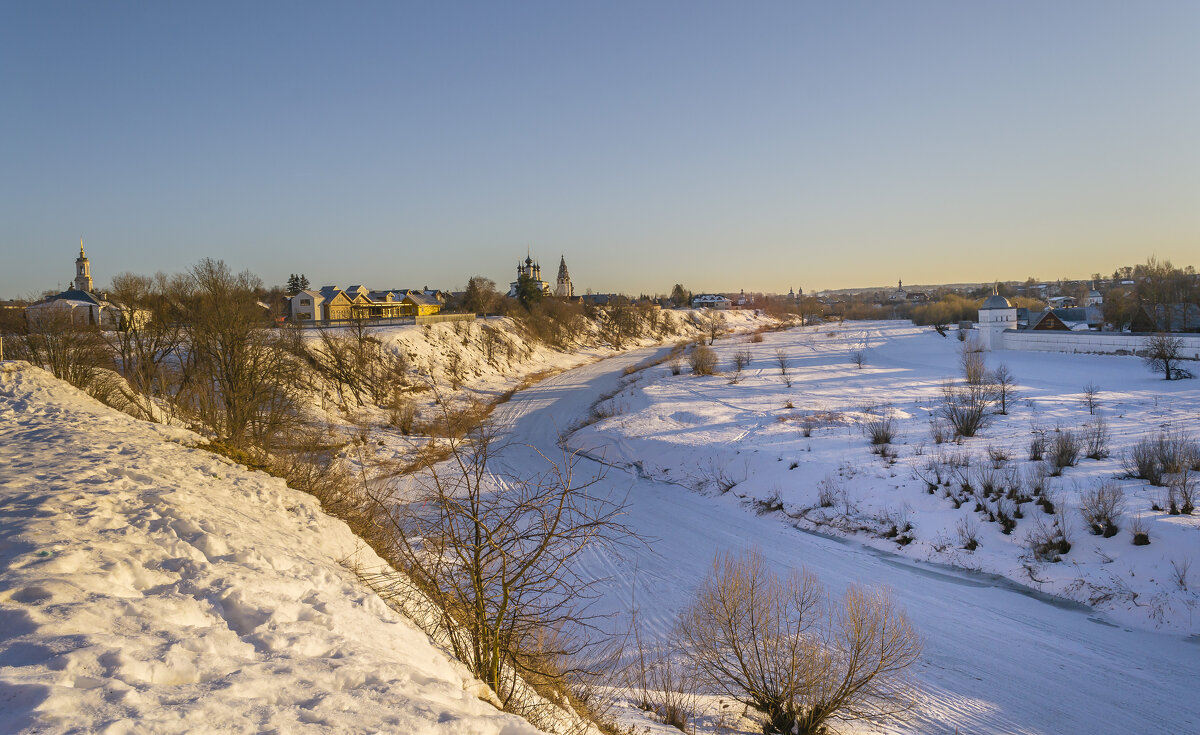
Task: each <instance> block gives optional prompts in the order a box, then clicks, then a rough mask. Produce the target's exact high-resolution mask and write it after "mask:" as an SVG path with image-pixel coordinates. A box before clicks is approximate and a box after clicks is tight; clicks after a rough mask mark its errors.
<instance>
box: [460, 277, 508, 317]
mask: <svg viewBox="0 0 1200 735" xmlns="http://www.w3.org/2000/svg"><path fill="white" fill-rule="evenodd" d="M499 305H500V294H499V293H498V292H497V291H496V282H495V281H493V280H492V279H490V278H485V277H483V276H472V277H471V278H470V280H468V281H467V290H466V293H465V294H464V295H463V311H466V312H469V313H473V314H488V313H491V312H494V311H496V310H497V309H498V308H499Z"/></svg>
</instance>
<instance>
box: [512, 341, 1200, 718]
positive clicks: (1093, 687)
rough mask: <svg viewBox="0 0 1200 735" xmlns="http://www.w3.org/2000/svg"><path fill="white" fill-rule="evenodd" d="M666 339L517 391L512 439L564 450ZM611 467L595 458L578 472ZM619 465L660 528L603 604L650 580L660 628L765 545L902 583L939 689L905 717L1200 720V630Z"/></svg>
mask: <svg viewBox="0 0 1200 735" xmlns="http://www.w3.org/2000/svg"><path fill="white" fill-rule="evenodd" d="M655 352H656V351H654V350H643V351H638V352H635V353H629V354H625V355H621V356H618V357H614V358H611V359H608V360H604V361H602V362H599V363H596V364H592V365H588V366H585V367H581V368H578V369H575V370H572V371H569V372H567V373H564V374H562V375H559V376H556V377H554V378H551V379H549V380H547V381H545V382H543V383H541V384H539V385H538V386H536V387H534V388H532V389H530V390H528V391H525V392H523V393H521V394H518V395H517V396H516V397H515V398H514V399H513V400H512V401H511V402H510V403H509V404H507V405H506V406H504V407H503V409H502V410H500V411H498V412H497V419H498V420H499V421H501V422H504V423H506V424H507V429H508V431H509V432H510V438H511V439H512V440H513V441H515V442H522V443H527V444H528V445H530V446H531V447H534V448H537V449H539V450H541V451H542V452H545V453H546V454H547V456H553V453H554V451H555V449H556V443H557V441H558V438H559V436H560V433H561V432H562V430H563V429H564V428H566V427H567V426H568V425H570V424H571V423H572V422H573V421H576V420H578V419H579V418H580V417H583V416H586V415H587V412H588V408H589V406H590V405H591V403H592V402H593V401H594V400H596V398H597V396H599V395H602V394H605V393H608V392H611V391H613V390H614V389H616V388H617V387H618V385H619V384H620V380H621V376H622V372H623V370H624V369H625V368H626V367H627V366H630V365H634V364H636V363H638V362H639V361H642V360H644V359H646V357H647V356H648V355H652V354H655ZM514 451H524V450H514ZM529 451H530V455H529V457H528V462H530V466H536V462H537V460H536V458H535V456H534V455H533V453H532V450H529ZM625 459H628V457H625ZM507 461H509V462H514V461H519V460H517V459H516V458H515V457H513V456H512V455H510V456H509V457H508V460H507ZM602 469H604V468H603V467H602V465H600V464H598V463H596V462H593V461H590V460H587V459H584V460H581V463H580V465H579V467H578V468H577V471H578V472H579V473H581V474H584V475H590V474H594V473H597V472H600V471H601V470H602ZM607 473H608V474H607V476H606V477H605V479H604V480H603V481H602V484H601V487H602V488H605V489H606V490H607V491H608V492H610V493H613V494H615V495H624V494H626V493H628V500H629V513H628V517H627V518H626V519H625V520H626V521H627V522H628V523H629V524H630V525H631V526H632V527H633V528H634V529H636V530H637V531H638V532H639V533H641V534H642V535H643V536H644V538H645V539H646V540H647V545H646V547H645V548H634V549H630V550H627V551H626V552H624V553H623V555H622V556H621V557H617V556H613V555H608V554H596V555H593V556H591V557H590V558H589V559H588V560H587V564H588V565H589V567H588V571H589V572H590V573H592V574H594V575H595V576H597V577H605V578H606V581H605V582H604V583H603V590H604V599H603V604H604V605H605V606H606V608H607V609H609V610H611V611H614V612H618V613H619V612H621V611H623V610H625V609H626V608H627V607H628V605H629V601H630V600H631V598H632V597H633V596H634V591H635V588H636V600H637V604H638V606H639V608H640V609H641V612H642V619H643V621H644V622H647V623H649V624H650V625H651V626H656V627H657V628H658V630H660V631H661V630H663V629H665V628H666V626H668V625H670V623H671V620H672V619H673V616H674V614H675V612H676V611H677V610H678V609H679V608H680V607H681V605H682V604H683V603H684V601H685V600H686V599H687V597H688V595H689V594H690V591H691V589H692V587H693V585H694V584H695V583H696V582H697V581H698V580H699V578H700V577H701V576H702V575H703V574H704V573H705V572H706V571H707V569H708V568H709V565H710V563H711V560H712V558H713V556H714V554H715V553H716V552H717V551H719V550H722V549H736V548H740V547H745V546H750V545H753V546H757V547H758V548H760V549H761V550H762V553H763V554H764V555H765V556H766V557H767V558H768V559H769V560H770V561H771V562H773V563H774V564H776V565H778V566H779V567H780V568H789V567H799V566H802V565H803V566H805V567H807V568H808V569H810V570H812V571H814V572H816V573H817V574H818V575H819V576H820V577H821V579H822V580H823V581H824V583H825V584H826V586H827V587H828V588H830V589H831V591H838V590H840V589H841V588H843V587H844V586H845V585H847V584H851V583H865V584H870V585H887V586H890V587H891V588H892V589H893V590H894V591H895V594H896V596H897V598H898V600H899V601H900V602H901V603H902V604H903V605H904V606H905V607H906V608H907V610H908V613H909V615H910V616H911V617H912V619H913V621H914V622H915V623H916V625H917V627H918V628H919V630H920V631H921V633H922V634H923V635H924V637H925V654H924V656H923V659H922V661H921V663H920V664H919V665H918V668H919V671H918V675H919V677H920V679H921V681H922V682H923V684H924V686H925V687H926V692H927V697H926V701H925V703H924V705H923V706H922V707H921V710H920V711H919V712H918V714H917V717H916V718H915V719H914V720H913V721H912V722H910V723H908V724H907V725H905V726H903V727H899V728H898V729H897V730H896V731H897V732H920V733H931V732H944V733H953V732H970V733H1043V732H1044V733H1130V732H1180V733H1182V732H1200V700H1198V699H1197V696H1196V685H1197V682H1200V645H1198V641H1197V640H1196V639H1195V638H1194V637H1193V638H1190V639H1189V638H1186V637H1184V636H1181V635H1172V634H1162V633H1152V632H1143V631H1134V630H1127V629H1123V628H1120V627H1116V626H1113V625H1111V624H1109V623H1107V622H1105V621H1103V620H1102V619H1100V618H1099V617H1096V616H1094V615H1092V614H1090V613H1089V611H1088V610H1086V609H1082V608H1081V607H1080V606H1077V605H1070V604H1067V605H1056V604H1052V603H1051V602H1047V601H1044V600H1040V599H1034V598H1033V597H1030V596H1028V595H1025V594H1022V593H1020V592H1018V591H1014V590H1013V589H1012V587H1011V585H1009V584H1007V583H1001V582H993V581H991V580H989V579H988V578H986V577H982V576H975V575H969V574H963V573H958V572H955V571H951V570H947V569H943V568H939V567H935V566H933V565H926V564H919V563H914V562H911V561H908V560H904V559H900V558H898V557H894V556H891V555H888V554H885V553H882V552H878V551H873V550H870V549H867V548H864V547H862V546H860V545H858V544H856V543H854V542H845V541H840V540H836V539H828V538H824V537H820V536H816V535H813V534H808V533H803V532H800V531H797V530H795V529H794V528H792V527H791V526H789V525H787V524H785V523H783V522H782V521H780V520H779V519H778V518H776V517H773V516H757V515H755V514H754V513H753V512H751V511H750V510H748V509H746V508H744V507H742V506H741V505H739V504H738V503H737V502H736V499H734V498H731V497H729V496H728V495H727V496H723V497H713V496H708V495H702V494H699V493H696V492H693V491H692V490H689V489H687V488H685V487H683V486H681V485H677V484H673V483H669V482H661V481H656V480H650V479H645V478H643V477H639V476H638V474H639V473H636V472H632V471H629V472H627V471H624V470H620V469H616V468H609V469H608V470H607Z"/></svg>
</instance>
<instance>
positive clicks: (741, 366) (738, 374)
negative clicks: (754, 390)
mask: <svg viewBox="0 0 1200 735" xmlns="http://www.w3.org/2000/svg"><path fill="white" fill-rule="evenodd" d="M749 364H750V351H749V350H739V351H738V352H735V353H733V375H731V376H730V377H729V384H730V385H736V384H737V383H738V381H740V380H741V379H742V371H743V370H745V369H746V366H747V365H749Z"/></svg>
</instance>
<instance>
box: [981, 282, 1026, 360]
mask: <svg viewBox="0 0 1200 735" xmlns="http://www.w3.org/2000/svg"><path fill="white" fill-rule="evenodd" d="M1016 328H1017V307H1015V306H1013V305H1012V304H1011V303H1009V301H1008V299H1006V298H1004V297H1003V296H1001V295H1000V289H999V287H997V286H993V287H992V295H991V296H988V297H987V298H986V299H985V300H984V302H983V305H982V306H980V307H979V323H978V325H977V329H978V331H979V347H980V348H981V349H983V350H986V351H989V352H990V351H992V350H1002V349H1004V331H1005V330H1007V329H1016Z"/></svg>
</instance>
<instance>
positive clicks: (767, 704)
mask: <svg viewBox="0 0 1200 735" xmlns="http://www.w3.org/2000/svg"><path fill="white" fill-rule="evenodd" d="M680 632H681V636H680V637H681V640H682V641H683V642H684V643H685V644H686V647H687V652H688V655H689V657H690V658H691V662H692V665H693V667H694V669H695V671H696V673H697V676H698V677H699V678H700V680H701V681H702V682H703V683H705V684H706V685H707V686H708V687H709V688H711V689H712V690H713V691H716V692H719V693H721V694H724V695H726V696H729V697H732V698H733V699H735V700H737V701H739V702H742V703H743V704H746V705H748V706H749V707H752V708H754V709H755V710H757V711H758V712H760V713H762V715H763V716H764V719H765V720H766V722H765V723H764V725H763V732H765V733H824V732H827V730H828V725H829V723H830V721H831V720H834V719H837V720H843V721H845V720H862V721H866V722H880V721H883V720H885V719H889V718H892V717H895V716H898V715H901V714H902V713H904V712H905V711H906V710H908V709H909V708H910V707H911V706H912V705H913V704H914V700H915V691H916V688H915V686H914V685H913V684H912V682H911V681H910V679H909V677H908V676H907V673H906V672H907V669H908V668H909V667H910V666H911V665H912V664H914V663H916V661H917V659H918V658H919V657H920V654H921V640H920V636H919V635H918V634H917V632H916V630H915V629H914V628H913V627H912V624H911V623H910V622H909V620H908V617H907V616H906V615H905V614H904V611H903V610H901V609H900V608H899V607H898V606H897V605H896V603H895V602H894V601H893V600H892V598H891V597H890V596H889V595H888V594H887V593H886V592H884V591H882V590H869V589H864V588H861V587H851V588H850V589H849V590H847V591H846V593H845V594H844V595H843V596H842V598H841V599H840V600H835V601H830V600H829V599H828V598H827V596H826V594H825V591H824V590H823V589H822V587H821V584H820V582H819V581H818V580H817V578H816V576H815V575H813V574H810V573H808V572H804V571H800V572H793V573H792V574H790V575H788V576H786V577H781V576H780V575H778V574H776V573H775V572H774V571H773V570H771V569H770V568H768V566H767V564H766V561H765V560H764V559H763V557H762V555H761V554H759V553H758V552H756V551H745V552H742V553H741V554H738V555H731V554H727V555H721V556H718V557H717V558H716V559H715V560H714V562H713V568H712V570H711V571H710V572H709V573H708V575H707V576H706V577H705V579H704V580H703V581H702V582H701V583H700V586H699V587H698V589H697V591H696V595H695V597H694V598H693V600H692V602H691V604H690V605H689V606H688V607H687V609H685V610H684V612H683V613H682V615H681V618H680Z"/></svg>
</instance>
